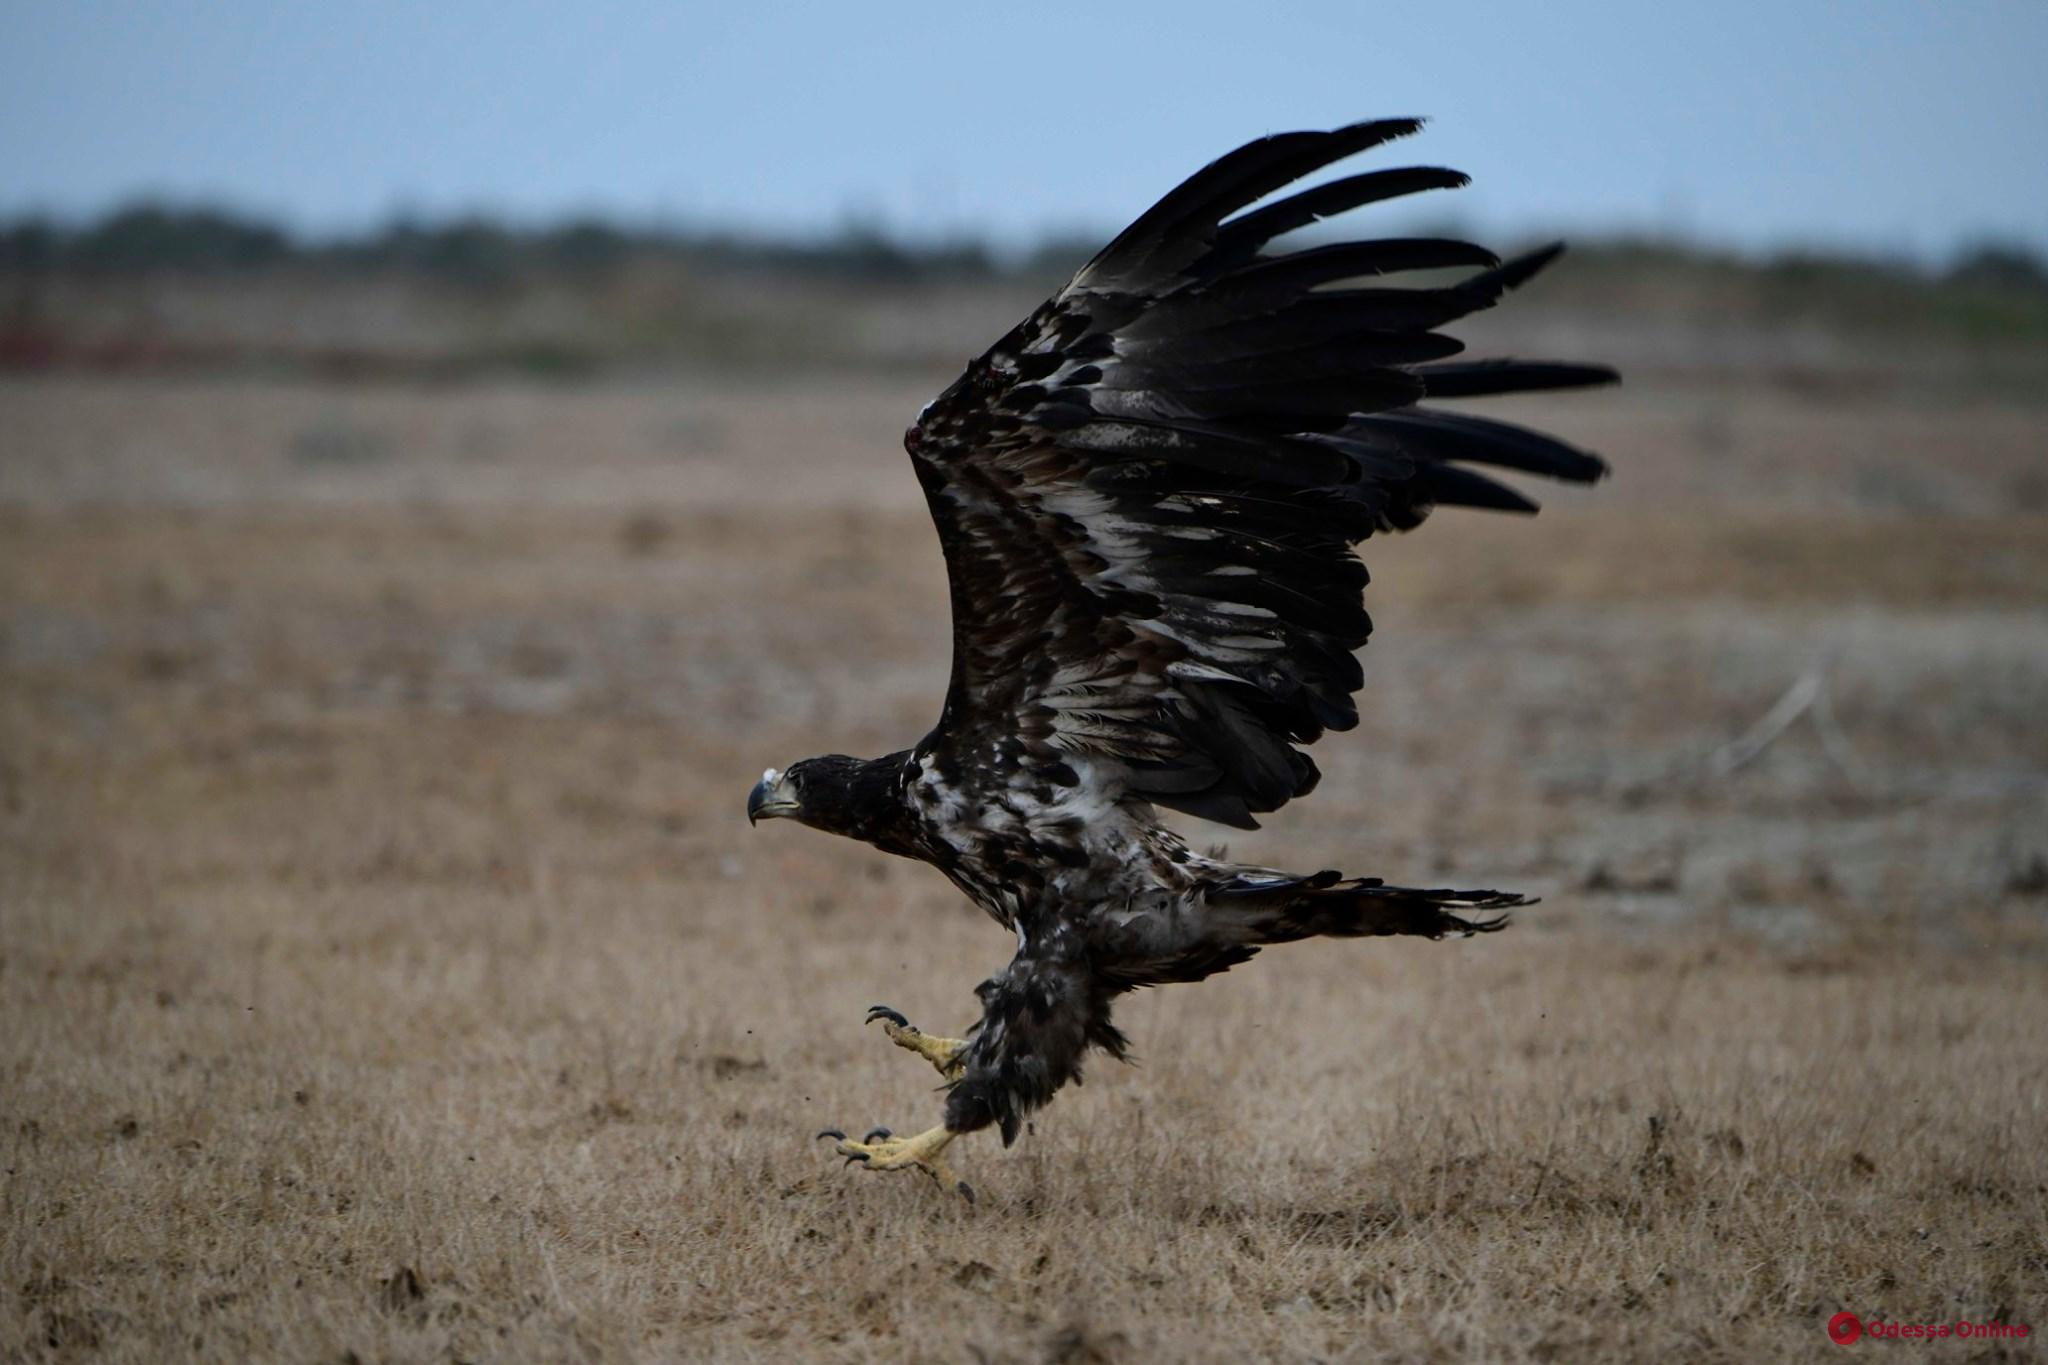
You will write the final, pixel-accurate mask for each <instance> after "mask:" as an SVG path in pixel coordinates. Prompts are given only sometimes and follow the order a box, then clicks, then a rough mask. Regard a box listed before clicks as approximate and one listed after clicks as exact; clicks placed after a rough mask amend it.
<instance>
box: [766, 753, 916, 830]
mask: <svg viewBox="0 0 2048 1365" xmlns="http://www.w3.org/2000/svg"><path fill="white" fill-rule="evenodd" d="M902 759H903V755H901V754H891V755H890V756H889V757H887V758H848V757H847V756H846V755H845V754H826V755H824V756H823V757H822V758H807V759H804V760H803V761H802V762H799V763H792V764H790V765H789V767H788V768H787V769H785V770H782V771H777V770H776V769H774V768H770V769H769V770H768V771H767V772H765V773H762V774H761V780H760V781H759V782H758V783H756V784H755V785H754V790H753V791H751V792H749V793H748V794H747V822H748V823H749V824H756V823H759V822H760V821H762V820H777V819H789V820H796V821H799V822H801V823H803V824H806V825H809V826H810V827H811V828H812V829H822V830H824V831H825V832H826V833H828V834H844V835H846V836H847V837H848V838H851V839H866V840H868V841H869V842H874V841H876V840H877V839H878V838H879V837H880V831H881V830H882V829H883V828H885V827H886V826H888V825H890V824H892V823H894V820H895V817H897V816H898V815H900V814H901V812H902V805H901V803H900V802H899V801H898V800H897V799H896V787H897V783H898V782H899V780H900V777H899V775H900V773H901V770H902Z"/></svg>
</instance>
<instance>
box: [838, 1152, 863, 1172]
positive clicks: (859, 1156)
mask: <svg viewBox="0 0 2048 1365" xmlns="http://www.w3.org/2000/svg"><path fill="white" fill-rule="evenodd" d="M867 1159H868V1154H867V1153H866V1152H855V1153H854V1154H853V1155H852V1156H850V1157H848V1158H846V1165H847V1166H851V1165H852V1164H853V1163H854V1162H856V1161H866V1160H867ZM839 1169H841V1170H845V1169H846V1166H842V1167H840V1168H839Z"/></svg>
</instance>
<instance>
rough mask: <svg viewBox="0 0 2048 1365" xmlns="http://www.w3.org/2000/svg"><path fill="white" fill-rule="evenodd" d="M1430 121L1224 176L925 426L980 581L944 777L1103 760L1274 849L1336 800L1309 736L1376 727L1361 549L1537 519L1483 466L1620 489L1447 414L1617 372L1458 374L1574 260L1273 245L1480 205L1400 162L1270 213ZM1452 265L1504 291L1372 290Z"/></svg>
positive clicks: (1169, 205)
mask: <svg viewBox="0 0 2048 1365" xmlns="http://www.w3.org/2000/svg"><path fill="white" fill-rule="evenodd" d="M1418 126H1419V123H1418V121H1415V120H1408V119H1400V120H1387V121H1382V122H1376V123H1361V124H1356V125H1353V126H1351V127H1348V128H1339V129H1336V130H1334V131H1331V132H1302V133H1283V134H1279V135H1276V136H1273V137H1268V138H1263V139H1261V140H1259V141H1257V142H1253V143H1250V144H1248V145H1246V146H1244V147H1240V148H1239V149H1238V150H1236V151H1234V152H1231V153H1230V154H1229V155H1227V156H1225V157H1223V158H1221V159H1220V160H1218V161H1215V162H1213V163H1212V164H1210V165H1209V166H1207V167H1205V168H1204V169H1203V170H1201V171H1199V172H1197V173H1196V174H1195V175H1194V176H1192V177H1191V178H1189V179H1188V180H1187V181H1186V182H1185V183H1183V184H1182V185H1180V186H1179V187H1178V188H1176V189H1175V190H1173V191H1172V192H1171V193H1169V194H1168V195H1167V196H1166V197H1165V198H1164V199H1162V200H1160V201H1159V202H1158V203H1157V204H1155V205H1154V206H1153V207H1152V208H1150V209H1148V210H1147V211H1146V212H1145V213H1144V215H1143V216H1141V217H1140V218H1139V219H1138V220H1137V221H1136V222H1135V223H1133V224H1131V226H1130V227H1128V228H1126V229H1125V230H1124V232H1123V233H1122V234H1121V235H1120V236H1118V237H1117V239H1116V240H1115V241H1113V242H1111V243H1110V244H1109V245H1108V246H1107V247H1105V248H1104V249H1103V251H1102V252H1101V254H1099V255H1098V256H1096V257H1095V259H1094V260H1092V261H1090V262H1089V263H1088V264H1087V265H1086V266H1084V267H1082V269H1081V271H1080V272H1079V273H1078V274H1077V275H1075V277H1074V278H1073V280H1072V281H1071V282H1070V283H1069V284H1068V285H1067V286H1066V288H1065V289H1063V290H1061V291H1060V292H1059V293H1058V294H1057V295H1055V296H1054V297H1053V298H1052V299H1050V300H1048V301H1047V302H1046V303H1045V304H1044V305H1043V306H1042V307H1040V308H1039V309H1038V311H1037V312H1035V313H1033V314H1032V315H1031V316H1030V317H1029V318H1027V319H1026V320H1025V321H1024V322H1022V323H1021V324H1019V325H1018V326H1017V327H1016V328H1014V329H1013V330H1012V331H1011V332H1010V333H1009V334H1008V335H1007V336H1005V337H1004V338H1003V339H1002V340H1000V341H998V342H997V343H996V344H995V345H994V346H993V347H992V348H990V350H989V351H988V352H987V354H985V355H983V356H982V357H981V358H980V359H979V360H977V361H975V362H974V363H973V364H972V365H971V366H969V367H968V370H967V372H966V373H965V374H964V375H962V376H961V377H960V379H959V380H958V381H957V382H955V383H954V384H953V386H952V387H951V388H949V389H947V390H946V391H945V392H944V393H943V394H941V395H940V396H939V397H938V399H936V400H935V401H934V402H933V403H932V404H931V405H930V406H929V407H927V408H926V409H925V411H924V412H923V414H922V415H921V416H920V417H919V420H918V422H917V424H916V425H915V426H913V427H912V428H911V429H910V431H909V432H908V433H907V434H906V436H905V444H906V446H907V447H908V448H909V450H910V454H911V457H912V460H913V462H914V463H915V465H916V468H917V474H918V478H919V481H920V482H921V483H922V484H923V486H924V490H925V494H926V497H927V498H928V500H929V501H930V504H931V510H932V516H933V518H934V520H935V521H936V522H937V523H938V529H939V536H940V540H941V542H942V543H943V545H944V547H945V553H946V567H947V573H948V577H949V580H950V583H951V593H952V607H953V676H952V684H951V687H950V689H949V691H948V693H947V697H946V708H945V714H944V716H943V717H942V719H941V720H940V723H939V727H938V728H937V729H936V730H935V731H934V732H933V734H932V736H931V737H930V738H929V739H928V740H927V741H926V744H925V746H924V750H923V752H925V753H927V754H929V755H930V757H931V758H932V759H933V760H934V761H935V762H936V763H937V764H939V765H940V767H941V768H942V769H944V770H950V771H953V772H954V773H956V774H957V775H962V776H964V775H965V773H964V772H963V771H962V770H971V771H973V772H974V773H976V774H981V775H994V776H998V777H1000V779H1001V780H1003V781H1006V782H1010V783H1016V782H1022V783H1025V784H1028V785H1031V786H1033V787H1037V788H1040V789H1043V790H1044V791H1045V797H1044V798H1042V799H1051V796H1052V790H1051V789H1053V788H1057V787H1061V786H1066V785H1071V784H1072V783H1073V782H1075V781H1076V780H1077V774H1076V769H1077V767H1085V769H1086V770H1087V771H1088V773H1089V775H1090V780H1091V783H1098V784H1107V785H1108V786H1109V787H1110V788H1112V794H1116V793H1123V792H1128V793H1130V794H1132V795H1136V796H1141V797H1143V798H1144V799H1147V800H1151V801H1154V802H1157V803H1159V804H1161V805H1166V806H1171V807H1174V808H1176V809H1179V810H1182V811H1185V812H1187V813H1189V814H1193V815H1197V816H1201V817H1204V818H1206V819H1211V820H1219V821H1222V822H1224V823H1226V824H1232V825H1238V826H1242V827H1246V828H1250V827H1254V826H1255V824H1256V822H1255V821H1254V820H1253V819H1252V813H1253V812H1255V811H1270V810H1274V809H1277V808H1278V807H1279V806H1280V805H1281V804H1283V803H1284V802H1286V801H1287V800H1289V799H1290V798H1292V797H1296V796H1300V795H1302V794H1303V793H1305V792H1307V791H1308V790H1309V789H1310V788H1311V787H1313V786H1314V785H1315V782H1316V778H1317V772H1316V768H1315V765H1314V764H1313V763H1312V762H1311V761H1310V760H1309V758H1308V756H1307V755H1306V754H1304V753H1302V752H1300V750H1299V749H1297V748H1296V747H1295V746H1296V745H1304V744H1308V743H1310V742H1312V741H1314V740H1315V739H1316V738H1318V737H1319V736H1320V735H1321V734H1322V733H1323V731H1325V730H1330V729H1335V730H1341V729H1348V728H1349V727H1351V726H1352V725H1355V724H1356V723H1357V720H1358V711H1357V708H1356V707H1355V706H1354V705H1353V704H1352V700H1351V694H1352V693H1353V692H1355V691H1356V690H1357V689H1358V688H1359V686H1360V683H1361V674H1360V671H1359V667H1358V662H1357V660H1356V659H1354V658H1353V657H1352V652H1353V651H1354V650H1356V649H1357V648H1358V647H1359V646H1360V645H1363V644H1364V643H1365V640H1366V636H1367V634H1368V633H1369V632H1370V630H1371V621H1370V620H1369V618H1368V617H1367V616H1366V613H1365V609H1364V607H1363V605H1362V603H1361V601H1360V589H1361V588H1362V587H1363V586H1364V584H1365V581H1366V573H1365V567H1364V565H1362V564H1361V563H1359V561H1358V560H1357V558H1356V557H1355V556H1354V555H1353V554H1352V553H1351V546H1352V545H1353V544H1355V543H1356V542H1358V541H1360V540H1363V539H1364V538H1365V537H1366V536H1369V535H1370V534H1372V533H1373V532H1374V531H1376V530H1388V529H1398V530H1406V529H1408V528H1410V527H1413V526H1415V525H1417V524H1418V523H1420V522H1421V521H1422V519H1423V518H1424V517H1425V516H1427V515H1428V514H1429V511H1430V509H1431V508H1432V507H1434V506H1435V505H1437V504H1439V503H1458V504H1465V505H1468V506H1474V507H1489V508H1499V509H1506V510H1516V511H1533V510H1534V504H1532V503H1530V502H1529V501H1528V500H1527V499H1526V498H1524V497H1523V496H1522V495H1521V494H1519V493H1517V492H1515V491H1513V490H1512V489H1509V488H1507V487H1505V486H1503V485H1501V484H1499V483H1496V482H1494V481H1493V480H1491V479H1489V478H1487V477H1485V476H1483V475H1481V474H1478V473H1475V472H1474V471H1473V470H1471V469H1470V468H1467V467H1465V466H1466V465H1475V464H1476V465H1490V466H1495V467H1500V468H1506V469H1514V470H1520V471H1524V472H1528V473H1534V474H1542V475H1547V476H1550V477H1553V478H1560V479H1571V480H1575V481H1581V482H1584V481H1589V480H1592V479H1596V478H1598V477H1599V476H1600V475H1601V474H1602V473H1603V472H1604V470H1605V466H1604V465H1603V464H1602V463H1601V462H1600V460H1598V459H1597V458H1595V457H1594V456H1592V455H1588V454H1585V453H1584V452H1581V451H1578V450H1574V449H1572V448H1571V447H1569V446H1566V445H1563V444H1561V443H1559V442H1557V441H1554V440H1551V439H1549V438H1547V437H1544V436H1539V435H1536V434H1534V433H1531V432H1528V431H1524V430H1521V429H1519V428H1516V427H1512V426H1508V425H1505V424H1503V423H1499V422H1493V421H1488V420H1485V419H1483V418H1478V417H1473V416H1469V415H1465V414H1462V413H1453V412H1444V411H1439V410H1435V409H1432V408H1428V407H1423V406H1419V404H1420V403H1421V402H1422V401H1423V400H1426V399H1440V398H1466V397H1473V396H1478V395H1483V394H1492V393H1506V392H1512V391H1517V390H1525V389H1540V388H1557V387H1568V386H1575V385H1583V384H1595V383H1603V382H1606V381H1609V380H1612V379H1613V378H1614V377H1615V376H1614V374H1613V372H1612V371H1609V370H1606V369H1600V368H1594V367H1588V366H1580V365H1561V364H1548V363H1531V362H1519V361H1492V362H1478V363H1472V362H1450V363H1446V361H1447V358H1448V357H1450V356H1453V355H1455V354H1457V353H1458V351H1459V349H1460V347H1459V344H1458V343H1457V342H1456V341H1454V340H1452V339H1451V338H1449V337H1446V336H1444V335H1442V334H1441V333H1439V332H1437V331H1435V330H1433V329H1434V328H1436V327H1439V326H1441V325H1442V324H1444V323H1447V322H1450V321H1451V320H1453V319H1455V318H1458V317H1462V316H1464V315H1465V314H1467V313H1470V312H1473V311H1475V310H1477V309H1481V308H1485V307H1487V306H1489V305H1490V304H1492V303H1494V302H1495V301H1496V300H1497V299H1499V298H1500V296H1501V295H1502V294H1503V293H1504V292H1506V291H1507V290H1509V289H1512V288H1514V287H1515V286H1516V285H1518V284H1520V283H1521V282H1522V281H1524V280H1526V279H1528V278H1529V277H1530V276H1531V275H1533V274H1535V273H1536V271H1537V270H1539V269H1541V268H1542V267H1543V265H1545V264H1546V263H1547V262H1548V261H1549V260H1551V259H1552V257H1554V256H1555V255H1556V254H1557V248H1550V249H1547V250H1544V251H1539V252H1536V253H1534V254H1532V255H1529V256H1524V257H1521V258H1520V259H1517V260H1513V261H1509V262H1507V263H1505V264H1503V263H1501V262H1500V261H1499V260H1498V259H1496V258H1495V257H1494V256H1493V255H1492V254H1491V253H1489V252H1487V251H1485V250H1484V249H1482V248H1480V247H1477V246H1473V245H1470V244H1469V243H1465V242H1457V241H1440V240H1427V239H1425V240H1417V239H1383V240H1378V241H1355V242H1339V243H1336V244H1331V245H1322V246H1315V247H1310V248H1307V249H1303V250H1298V251H1292V252H1284V253H1280V254H1274V255H1268V254H1264V253H1262V250H1261V248H1263V247H1264V246H1265V245H1266V243H1267V242H1268V240H1269V239H1271V238H1273V237H1274V236H1276V235H1278V234H1280V233H1284V232H1288V231H1291V230H1293V229H1295V228H1299V227H1303V226H1306V225H1307V224H1310V223H1312V222H1315V221H1316V220H1318V219H1321V218H1324V217H1327V216H1329V215H1331V214H1335V213H1339V212H1342V211H1344V210H1346V209H1349V208H1353V207H1356V206H1358V205H1361V204H1366V203H1370V202H1373V201H1375V200H1380V199H1386V198H1390V197H1392V196H1396V195H1403V194H1409V193H1413V192H1415V191H1419V190H1426V189H1443V188H1451V187H1455V186H1458V185H1462V184H1464V183H1465V177H1464V176H1462V175H1460V174H1458V173H1457V172H1455V171H1448V170H1442V169H1437V168H1432V167H1413V168H1404V169H1397V170H1382V171H1375V172H1371V173H1368V174H1364V175H1354V176H1350V177H1347V178H1344V179H1340V180H1335V181H1332V182H1330V183H1328V184H1324V185H1320V186H1317V187H1315V188H1312V189H1308V190H1305V191H1302V192H1300V193H1297V194H1294V195H1292V196H1291V197H1288V198H1285V199H1281V200H1279V201H1278V202H1275V203H1273V204H1270V205H1268V206H1265V207H1261V208H1258V209H1254V210H1251V211H1249V212H1243V210H1245V209H1246V207H1247V206H1248V205H1250V204H1252V203H1254V202H1255V201H1257V200H1259V199H1261V198H1263V197H1265V196H1267V195H1269V194H1271V193H1273V192H1274V191H1276V190H1279V189H1281V188H1282V187H1284V186H1286V185H1288V184H1290V183H1292V182H1293V181H1295V180H1298V179H1300V178H1301V177H1302V176H1305V175H1308V174H1310V173H1311V172H1313V171H1315V170H1317V169H1319V168H1321V167H1323V166H1326V165H1328V164H1329V163H1331V162H1333V161H1335V160H1337V159H1339V158H1341V157H1345V156H1349V155H1350V154H1352V153H1354V152H1358V151H1362V150H1364V149H1365V148H1368V147H1372V146H1375V145H1377V144H1379V143H1381V142H1384V141H1386V140H1388V139H1389V138H1394V137H1399V136H1402V135H1404V134H1407V133H1410V132H1413V131H1415V129H1416V128H1417V127H1418ZM1233 214H1234V215H1237V216H1235V217H1232V216H1231V215H1233ZM1446 268H1466V269H1472V270H1475V271H1476V272H1477V273H1473V274H1470V275H1468V276H1467V277H1466V278H1464V279H1463V280H1461V281H1460V282H1457V283H1451V284H1437V285H1433V286H1425V287H1415V288H1393V287H1364V286H1360V285H1357V284H1344V283H1343V282H1346V281H1357V280H1360V279H1363V278H1366V277H1370V276H1377V275H1384V274H1389V273H1393V272H1399V271H1413V270H1439V269H1446ZM1340 285H1341V287H1331V286H1340ZM1081 760H1086V762H1085V763H1083V762H1081Z"/></svg>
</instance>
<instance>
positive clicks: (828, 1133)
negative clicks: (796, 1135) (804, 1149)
mask: <svg viewBox="0 0 2048 1365" xmlns="http://www.w3.org/2000/svg"><path fill="white" fill-rule="evenodd" d="M824 1138H831V1139H833V1140H834V1141H835V1142H844V1141H846V1134H844V1133H842V1132H840V1131H839V1130H838V1129H837V1128H827V1129H826V1130H825V1131H824V1132H822V1133H820V1134H818V1136H817V1137H814V1138H812V1139H811V1141H813V1142H818V1141H821V1140H822V1139H824Z"/></svg>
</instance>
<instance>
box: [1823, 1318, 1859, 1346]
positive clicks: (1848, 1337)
mask: <svg viewBox="0 0 2048 1365" xmlns="http://www.w3.org/2000/svg"><path fill="white" fill-rule="evenodd" d="M1862 1335H1863V1320H1862V1319H1861V1318H1859V1317H1857V1316H1856V1315H1855V1314H1854V1313H1837V1314H1835V1315H1834V1316H1833V1317H1831V1318H1829V1319H1828V1340H1830V1341H1832V1342H1834V1343H1835V1345H1837V1346H1849V1345H1852V1344H1854V1343H1855V1341H1856V1339H1857V1338H1858V1337H1860V1336H1862Z"/></svg>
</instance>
